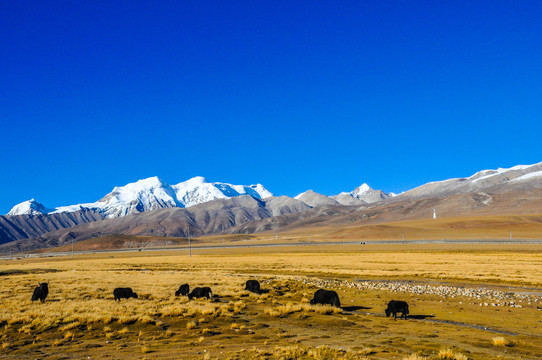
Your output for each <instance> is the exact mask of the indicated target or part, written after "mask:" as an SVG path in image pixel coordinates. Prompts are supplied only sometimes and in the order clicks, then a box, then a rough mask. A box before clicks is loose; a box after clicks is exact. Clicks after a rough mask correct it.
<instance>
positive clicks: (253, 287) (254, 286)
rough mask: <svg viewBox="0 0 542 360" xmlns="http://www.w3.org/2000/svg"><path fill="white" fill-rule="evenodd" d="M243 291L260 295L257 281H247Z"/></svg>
mask: <svg viewBox="0 0 542 360" xmlns="http://www.w3.org/2000/svg"><path fill="white" fill-rule="evenodd" d="M245 290H248V291H250V292H253V293H256V294H259V293H260V282H259V281H258V280H247V283H246V285H245Z"/></svg>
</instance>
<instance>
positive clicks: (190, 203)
mask: <svg viewBox="0 0 542 360" xmlns="http://www.w3.org/2000/svg"><path fill="white" fill-rule="evenodd" d="M540 208H542V163H538V164H534V165H520V166H514V167H512V168H508V169H502V168H499V169H497V170H483V171H480V172H477V173H475V174H474V175H472V176H469V177H466V178H454V179H448V180H443V181H438V182H431V183H427V184H425V185H422V186H419V187H417V188H415V189H412V190H409V191H406V192H404V193H401V194H399V195H395V194H386V193H384V192H383V191H381V190H373V189H371V188H370V187H369V186H368V185H367V184H363V185H361V186H360V187H358V188H356V189H354V190H353V191H351V192H344V193H341V194H338V195H334V196H325V195H322V194H318V193H316V192H314V191H312V190H308V191H306V192H304V193H302V194H299V195H298V196H296V197H295V198H290V197H288V196H279V197H275V196H273V195H272V193H271V192H269V191H268V190H267V189H265V187H263V186H262V185H260V184H257V185H250V186H245V185H232V184H226V183H218V182H215V183H209V182H207V181H205V179H204V178H202V177H196V178H193V179H190V180H188V181H185V182H182V183H179V184H177V185H168V184H166V183H165V182H163V181H162V180H160V179H158V178H156V177H154V178H149V179H144V180H140V181H137V182H135V183H131V184H128V185H126V186H123V187H115V188H114V189H113V191H112V192H110V193H109V194H107V195H106V196H104V197H103V198H102V199H100V200H99V201H97V202H95V203H91V204H79V205H72V206H63V207H59V208H55V209H48V208H46V207H45V206H44V205H42V204H40V203H38V202H37V201H35V200H30V201H27V202H24V203H22V204H19V205H17V206H15V207H14V208H13V209H12V211H10V213H9V214H8V215H7V216H0V243H7V244H4V245H3V246H1V247H4V248H5V246H15V247H16V248H17V249H20V250H21V249H35V248H39V247H48V246H56V245H61V244H63V243H66V242H67V241H72V240H74V241H80V240H85V239H89V238H93V237H98V236H103V235H107V234H127V235H149V236H170V237H174V236H177V237H178V236H181V237H182V236H186V235H187V231H189V232H190V233H191V234H192V235H195V236H200V235H207V234H219V233H253V232H263V231H276V230H278V229H280V230H282V229H294V228H296V227H302V226H307V225H310V226H329V225H330V224H331V225H333V226H339V225H341V226H342V225H346V224H348V225H349V226H350V225H351V224H357V223H360V224H362V223H368V222H385V221H392V220H398V219H415V218H418V217H427V216H430V215H429V214H432V211H433V209H437V211H438V212H439V215H441V216H460V215H465V214H470V213H479V214H482V213H525V212H536V211H540Z"/></svg>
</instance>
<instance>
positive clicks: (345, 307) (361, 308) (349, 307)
mask: <svg viewBox="0 0 542 360" xmlns="http://www.w3.org/2000/svg"><path fill="white" fill-rule="evenodd" d="M341 309H343V310H344V311H356V310H367V309H371V308H370V307H365V306H357V305H354V306H343V307H341Z"/></svg>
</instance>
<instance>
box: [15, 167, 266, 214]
mask: <svg viewBox="0 0 542 360" xmlns="http://www.w3.org/2000/svg"><path fill="white" fill-rule="evenodd" d="M239 195H250V196H252V197H254V198H267V197H270V196H273V194H272V193H271V192H269V191H268V190H267V189H266V188H265V187H263V185H261V184H256V185H249V186H247V185H232V184H226V183H221V182H214V183H210V182H207V181H206V180H205V178H204V177H202V176H196V177H193V178H191V179H189V180H186V181H184V182H181V183H179V184H177V185H169V184H167V183H166V182H164V181H163V180H161V179H160V178H158V177H156V176H153V177H149V178H146V179H141V180H138V181H136V182H133V183H129V184H126V185H124V186H116V187H114V188H113V190H112V191H111V192H110V193H109V194H107V195H106V196H104V197H103V198H101V199H100V200H98V201H96V202H94V203H87V204H77V205H68V206H61V207H57V208H55V209H46V208H45V207H44V206H43V205H42V204H40V203H38V202H37V201H35V200H34V199H32V200H29V201H25V202H24V203H21V204H19V205H16V206H15V207H13V209H12V210H11V211H10V212H9V214H8V215H22V214H37V213H60V212H74V211H79V210H89V209H91V210H94V211H97V212H99V213H101V214H102V215H104V216H105V217H107V218H115V217H121V216H126V215H130V214H133V213H138V212H143V211H150V210H154V209H161V208H171V207H189V206H193V205H197V204H201V203H204V202H207V201H211V200H215V199H224V198H228V197H233V196H239Z"/></svg>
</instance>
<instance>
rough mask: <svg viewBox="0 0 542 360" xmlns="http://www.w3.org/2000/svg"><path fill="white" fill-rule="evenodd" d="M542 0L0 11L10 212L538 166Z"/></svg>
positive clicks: (29, 4)
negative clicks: (197, 191)
mask: <svg viewBox="0 0 542 360" xmlns="http://www.w3.org/2000/svg"><path fill="white" fill-rule="evenodd" d="M541 18H542V2H540V1H519V2H512V1H498V0H496V1H474V2H473V1H409V2H405V1H381V0H378V1H343V2H336V1H268V2H261V1H218V0H217V1H191V2H189V1H169V2H168V1H159V2H156V1H145V2H143V1H56V2H43V1H16V0H8V1H2V2H1V3H0V49H1V53H2V54H3V55H2V56H0V75H1V81H0V154H1V156H2V161H1V176H0V213H2V214H5V213H7V212H8V211H9V209H10V208H11V207H12V206H13V205H15V204H17V203H19V202H22V201H24V200H27V199H30V198H32V197H34V198H36V199H37V200H39V201H41V202H42V203H44V204H45V205H46V206H49V207H54V206H60V205H68V204H74V203H81V202H90V201H95V200H97V199H99V198H101V197H102V196H103V195H105V194H106V193H108V192H109V191H110V190H111V189H112V188H113V187H114V186H117V185H118V186H120V185H124V184H126V183H129V182H133V181H136V180H138V179H141V178H146V177H150V176H159V177H160V178H162V179H163V180H165V181H166V182H169V183H173V184H174V183H178V182H180V181H184V180H186V179H188V178H191V177H193V176H196V175H201V176H205V177H206V178H207V179H208V180H210V181H223V182H230V183H235V184H251V183H258V182H259V183H262V184H263V185H265V186H266V187H267V188H268V189H269V190H270V191H272V192H274V193H275V194H279V195H282V194H284V195H290V196H294V195H296V194H298V193H300V192H302V191H305V190H307V189H309V188H310V189H313V190H315V191H317V192H320V193H324V194H327V195H331V194H336V193H339V192H341V191H350V190H352V189H354V188H355V187H357V186H359V185H360V184H361V183H363V182H367V183H368V184H369V185H370V186H371V187H373V188H377V189H383V190H384V191H394V192H400V191H404V190H408V189H410V188H413V187H415V186H418V185H421V184H423V183H426V182H428V181H434V180H442V179H446V178H450V177H460V176H468V175H471V174H472V173H474V172H476V171H478V170H482V169H488V168H497V167H509V166H513V165H517V164H532V163H537V162H540V161H542V145H541V140H540V139H541V134H542V125H541V124H542V121H541V120H542V116H541V115H542V66H541V65H540V64H542V42H541V40H540V37H541V34H542V22H541V21H540V19H541Z"/></svg>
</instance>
